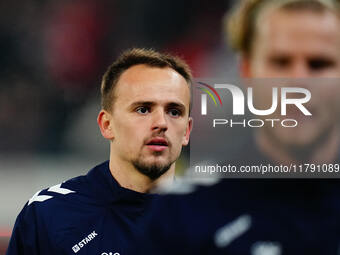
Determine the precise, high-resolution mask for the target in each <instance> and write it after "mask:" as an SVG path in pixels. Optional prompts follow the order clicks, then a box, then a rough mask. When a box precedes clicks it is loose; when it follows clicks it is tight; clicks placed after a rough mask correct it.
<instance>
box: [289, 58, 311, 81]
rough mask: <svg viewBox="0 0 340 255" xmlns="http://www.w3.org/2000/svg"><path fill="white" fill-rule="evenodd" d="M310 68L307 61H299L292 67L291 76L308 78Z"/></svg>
mask: <svg viewBox="0 0 340 255" xmlns="http://www.w3.org/2000/svg"><path fill="white" fill-rule="evenodd" d="M310 75H311V74H310V70H309V66H308V63H307V62H306V61H298V62H296V63H294V65H293V66H292V68H291V72H290V78H308V77H310Z"/></svg>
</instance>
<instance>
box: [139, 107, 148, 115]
mask: <svg viewBox="0 0 340 255" xmlns="http://www.w3.org/2000/svg"><path fill="white" fill-rule="evenodd" d="M136 112H138V113H140V114H147V113H148V112H149V109H148V108H147V107H145V106H141V107H138V108H137V109H136Z"/></svg>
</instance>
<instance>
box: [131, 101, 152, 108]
mask: <svg viewBox="0 0 340 255" xmlns="http://www.w3.org/2000/svg"><path fill="white" fill-rule="evenodd" d="M153 105H155V103H154V102H150V101H137V102H133V103H132V104H131V105H130V107H131V108H134V107H137V106H153Z"/></svg>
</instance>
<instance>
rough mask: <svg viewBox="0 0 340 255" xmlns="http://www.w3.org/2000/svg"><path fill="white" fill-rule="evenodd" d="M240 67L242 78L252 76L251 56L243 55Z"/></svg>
mask: <svg viewBox="0 0 340 255" xmlns="http://www.w3.org/2000/svg"><path fill="white" fill-rule="evenodd" d="M239 68H240V74H241V77H242V78H251V65H250V58H249V57H247V56H241V58H240V64H239Z"/></svg>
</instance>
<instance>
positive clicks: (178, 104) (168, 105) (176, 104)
mask: <svg viewBox="0 0 340 255" xmlns="http://www.w3.org/2000/svg"><path fill="white" fill-rule="evenodd" d="M167 107H169V108H171V107H174V108H180V109H185V105H184V104H182V103H176V102H171V103H168V104H167Z"/></svg>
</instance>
